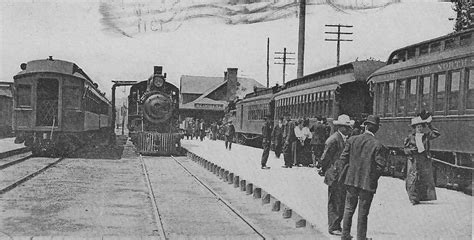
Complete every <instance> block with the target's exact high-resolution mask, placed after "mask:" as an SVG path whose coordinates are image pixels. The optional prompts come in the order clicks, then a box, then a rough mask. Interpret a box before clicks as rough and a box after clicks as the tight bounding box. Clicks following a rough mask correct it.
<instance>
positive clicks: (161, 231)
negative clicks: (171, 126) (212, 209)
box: [140, 156, 271, 239]
mask: <svg viewBox="0 0 474 240" xmlns="http://www.w3.org/2000/svg"><path fill="white" fill-rule="evenodd" d="M171 158H172V159H173V160H174V161H175V162H176V163H177V164H178V165H179V166H180V167H181V168H182V169H183V170H184V171H185V172H186V173H187V174H189V176H190V177H192V178H193V179H194V180H195V181H196V182H197V183H198V184H199V185H201V186H202V187H203V188H205V189H207V190H208V191H209V192H210V193H211V194H212V195H213V196H214V197H215V198H216V200H217V201H219V202H221V203H222V205H223V206H225V207H226V208H227V209H228V210H230V211H229V212H232V213H233V214H234V215H235V216H236V218H238V219H240V220H241V221H242V222H243V223H244V224H246V225H247V226H248V227H249V228H250V229H252V231H253V232H254V233H255V234H256V235H258V236H259V237H260V238H261V239H271V237H270V236H269V235H268V234H266V233H265V232H264V231H263V230H262V229H261V228H260V227H258V226H257V225H255V224H253V223H252V222H251V221H250V220H249V219H248V218H247V217H245V215H243V214H242V213H240V212H239V211H238V210H237V209H236V208H234V207H233V206H232V205H231V204H230V203H229V202H227V201H226V200H225V199H224V198H223V197H222V196H221V195H220V194H218V193H217V192H215V191H214V190H212V188H211V187H210V186H209V185H207V184H206V183H205V182H204V181H202V180H201V179H200V178H199V177H197V176H196V175H195V174H193V173H192V172H191V171H190V170H189V169H188V168H187V167H185V166H184V165H183V164H182V163H180V162H179V160H177V159H176V158H175V157H174V156H171ZM140 161H141V164H142V167H143V172H144V175H145V180H146V183H147V187H148V191H149V195H150V198H151V200H152V201H151V202H152V206H153V212H154V215H155V219H156V221H157V227H158V231H159V234H160V236H163V237H164V239H169V233H168V232H167V231H166V229H165V227H164V224H163V217H162V214H161V213H160V208H159V206H158V204H157V200H156V198H155V192H154V189H153V185H152V183H151V181H150V176H149V173H148V169H147V166H146V164H145V161H144V160H143V158H142V157H141V156H140Z"/></svg>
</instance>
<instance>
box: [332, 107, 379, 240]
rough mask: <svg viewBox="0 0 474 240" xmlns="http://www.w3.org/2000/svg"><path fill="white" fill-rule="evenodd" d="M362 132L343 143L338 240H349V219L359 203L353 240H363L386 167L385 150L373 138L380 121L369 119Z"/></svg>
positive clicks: (372, 117) (371, 116)
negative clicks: (342, 193) (343, 189)
mask: <svg viewBox="0 0 474 240" xmlns="http://www.w3.org/2000/svg"><path fill="white" fill-rule="evenodd" d="M364 125H365V132H364V133H362V134H360V135H357V136H353V137H351V138H349V139H348V140H347V143H346V146H345V148H344V151H343V152H342V154H341V158H340V162H341V164H340V165H339V164H337V165H338V166H344V165H347V166H346V167H344V170H347V171H344V170H343V172H344V173H345V176H341V177H340V178H339V179H340V180H341V181H344V184H345V185H346V203H345V209H344V218H343V220H342V239H351V238H352V237H351V235H350V233H351V226H352V216H353V215H354V212H355V209H356V207H357V204H358V203H359V213H358V217H357V239H363V240H365V239H366V235H367V218H368V215H369V209H370V205H371V203H372V199H373V197H374V194H375V190H376V189H377V182H378V179H379V177H380V176H381V175H382V173H383V172H384V171H385V170H386V168H387V167H388V162H387V153H388V151H387V149H386V148H385V147H384V146H383V145H382V144H381V143H380V142H379V141H378V140H377V139H376V138H375V133H376V132H377V131H378V130H379V127H380V118H379V117H378V116H374V115H370V116H368V117H367V120H366V121H365V122H364Z"/></svg>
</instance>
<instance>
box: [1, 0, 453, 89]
mask: <svg viewBox="0 0 474 240" xmlns="http://www.w3.org/2000/svg"><path fill="white" fill-rule="evenodd" d="M231 1H232V0H231ZM233 1H234V2H238V0H233ZM227 2H228V1H224V0H222V1H216V0H199V1H198V0H188V1H186V0H139V1H136V0H123V1H122V0H97V1H92V0H89V1H86V0H70V1H59V0H29V1H25V0H23V1H13V0H0V19H1V21H0V81H13V76H14V75H15V74H16V73H17V72H19V70H20V67H19V66H20V64H21V63H23V62H28V61H31V60H36V59H46V58H47V57H48V56H53V58H55V59H61V60H67V61H71V62H74V63H76V64H77V65H78V66H79V67H81V68H82V69H83V70H84V71H85V72H86V73H87V74H88V75H89V76H90V77H91V78H92V80H93V81H95V82H97V83H98V84H99V88H101V90H102V91H105V92H106V93H107V96H109V98H110V93H111V86H112V83H111V81H112V80H138V81H141V80H145V79H146V78H148V77H149V76H150V75H151V74H152V71H153V66H155V65H162V66H163V70H164V72H166V73H167V76H168V78H167V81H170V82H172V83H174V84H175V85H177V86H179V78H180V76H181V75H201V76H223V75H224V71H225V70H226V69H227V68H231V67H235V68H238V69H239V71H238V75H239V76H242V77H249V78H253V79H255V80H257V81H258V82H260V83H261V84H263V85H265V84H266V54H267V53H266V48H267V46H266V45H267V38H270V85H275V84H276V83H279V84H281V83H282V65H277V64H274V62H275V61H274V60H273V58H274V57H278V56H277V55H275V54H274V52H277V51H282V50H283V48H285V47H286V48H287V51H289V52H296V50H297V46H298V18H297V17H296V16H297V15H296V9H297V5H295V4H294V3H292V2H293V0H276V1H273V0H272V1H269V2H266V1H257V3H254V4H237V5H232V4H228V3H227ZM241 2H243V1H241ZM274 2H275V3H274ZM307 2H308V6H307V15H306V44H305V49H306V52H305V63H304V64H305V69H304V72H305V74H310V73H313V72H316V71H320V70H323V69H325V68H329V67H334V66H335V65H336V44H335V42H326V41H324V39H325V38H327V37H328V36H325V34H324V32H325V31H330V30H331V29H328V28H326V27H325V26H324V25H325V24H348V25H353V26H354V27H353V28H350V29H348V30H349V31H351V32H353V34H352V35H347V36H345V37H349V38H350V39H352V40H353V41H352V42H343V43H342V44H341V63H346V62H350V61H354V60H356V59H358V60H365V59H368V58H374V59H379V60H382V61H386V59H387V58H388V55H389V54H390V52H392V51H394V50H395V49H397V48H400V47H403V46H406V45H409V44H414V43H417V42H420V41H423V40H427V39H430V38H434V37H438V36H441V35H444V34H448V33H450V32H452V31H453V25H454V22H453V21H450V20H448V19H449V18H452V17H454V16H455V13H454V12H453V11H452V5H451V3H449V2H438V1H435V0H431V1H430V0H424V1H421V0H420V1H416V0H396V1H392V0H377V1H374V0H331V1H325V0H307ZM327 2H330V3H331V4H328V3H327ZM145 25H146V27H145ZM294 56H295V57H296V55H294ZM295 77H296V65H290V66H287V71H286V79H287V81H288V80H291V79H294V78H295ZM121 95H123V96H125V95H126V93H125V92H123V90H119V92H118V96H119V97H121Z"/></svg>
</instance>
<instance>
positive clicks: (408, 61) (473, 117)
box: [367, 29, 474, 188]
mask: <svg viewBox="0 0 474 240" xmlns="http://www.w3.org/2000/svg"><path fill="white" fill-rule="evenodd" d="M473 33H474V30H473V29H471V30H467V31H461V32H457V33H453V34H449V35H445V36H442V37H438V38H435V39H431V40H428V41H424V42H420V43H417V44H414V45H410V46H407V47H403V48H401V49H398V50H395V51H394V52H392V53H391V54H390V56H389V58H388V61H387V65H386V66H384V67H383V68H381V69H379V70H377V71H376V72H375V73H373V74H372V75H371V76H370V77H369V78H368V80H367V81H368V83H369V84H370V86H371V90H372V92H373V94H374V96H375V100H374V105H373V111H374V112H375V113H376V114H378V115H380V116H382V118H381V121H382V124H383V127H382V128H381V129H380V130H379V133H378V134H377V135H378V136H379V138H380V139H381V141H382V142H383V144H385V145H387V146H389V147H391V148H392V150H394V151H393V153H395V154H397V153H401V152H400V149H401V147H402V144H403V139H404V138H405V137H406V136H407V135H408V133H409V132H410V131H411V128H410V119H411V118H413V117H414V116H415V114H416V113H419V112H421V111H423V110H425V111H429V112H431V113H432V114H433V125H435V126H436V127H437V128H439V129H440V131H441V133H442V135H441V136H440V137H439V138H438V139H436V140H434V141H432V143H431V149H432V153H433V157H434V159H435V166H436V168H437V172H436V178H437V183H438V185H444V186H446V185H447V186H450V185H452V186H454V187H461V188H463V187H465V186H466V185H469V184H472V182H471V178H472V170H473V168H472V167H473V154H474V144H473V139H474V128H473V127H474V125H473V123H474V41H473V38H474V36H473ZM394 159H398V160H397V161H394V169H393V171H394V174H395V175H397V174H398V175H400V176H403V175H404V171H405V162H406V161H405V158H404V157H399V158H396V157H394ZM439 160H441V161H439Z"/></svg>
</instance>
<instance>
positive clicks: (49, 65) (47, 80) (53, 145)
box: [13, 56, 112, 156]
mask: <svg viewBox="0 0 474 240" xmlns="http://www.w3.org/2000/svg"><path fill="white" fill-rule="evenodd" d="M20 68H21V71H20V72H19V73H18V74H17V75H15V76H14V77H13V79H14V102H13V108H14V112H13V129H14V131H15V134H16V136H17V138H16V140H15V141H16V142H17V143H22V142H24V143H25V145H26V146H28V147H31V150H32V152H33V153H34V154H37V155H48V156H56V155H65V154H67V153H70V152H72V151H73V150H75V149H77V148H78V147H79V146H81V145H83V144H85V143H94V142H97V143H100V142H107V141H104V140H108V138H109V137H110V136H109V135H110V134H109V133H110V127H111V117H110V116H111V113H112V107H111V104H110V102H109V101H108V100H107V98H105V96H104V95H105V93H102V92H101V91H100V90H99V89H98V85H97V84H96V83H94V82H93V81H92V80H91V79H90V78H89V76H87V74H86V73H85V72H84V71H83V70H82V69H81V68H79V67H78V66H77V65H76V64H74V63H72V62H67V61H62V60H57V59H53V58H52V57H51V56H50V57H49V58H48V59H45V60H34V61H30V62H28V63H22V64H21V65H20Z"/></svg>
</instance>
